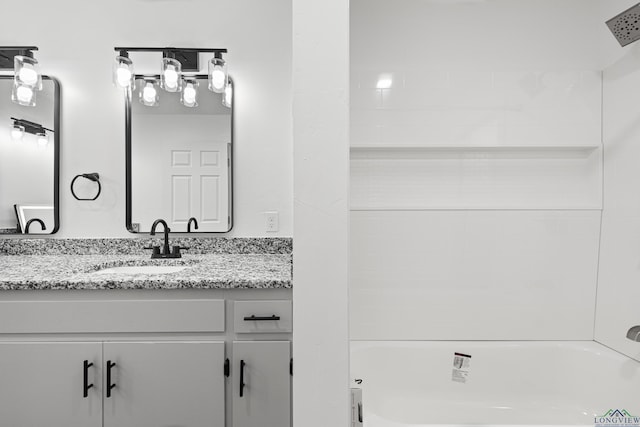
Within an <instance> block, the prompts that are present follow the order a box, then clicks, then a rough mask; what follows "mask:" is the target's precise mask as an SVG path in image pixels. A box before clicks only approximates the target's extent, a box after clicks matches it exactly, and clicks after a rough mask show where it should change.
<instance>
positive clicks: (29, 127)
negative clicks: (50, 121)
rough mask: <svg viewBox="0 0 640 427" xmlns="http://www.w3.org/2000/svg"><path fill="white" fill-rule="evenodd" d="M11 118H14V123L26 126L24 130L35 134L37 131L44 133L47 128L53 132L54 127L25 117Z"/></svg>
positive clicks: (12, 118)
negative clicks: (45, 125) (50, 127)
mask: <svg viewBox="0 0 640 427" xmlns="http://www.w3.org/2000/svg"><path fill="white" fill-rule="evenodd" d="M11 120H13V124H14V125H18V126H22V127H24V131H25V132H27V133H31V134H34V135H35V134H36V133H44V131H45V130H46V131H49V132H53V129H49V128H46V127H44V126H42V125H41V124H40V123H36V122H31V121H29V120H25V119H17V118H15V117H11Z"/></svg>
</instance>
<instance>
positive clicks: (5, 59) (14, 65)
mask: <svg viewBox="0 0 640 427" xmlns="http://www.w3.org/2000/svg"><path fill="white" fill-rule="evenodd" d="M36 50H38V48H37V47H36V46H10V47H0V69H13V70H14V77H13V89H12V91H11V100H12V101H13V102H15V103H16V104H19V105H22V106H25V107H34V106H35V105H36V91H39V90H42V75H41V74H40V67H39V65H38V61H37V60H36V59H35V58H34V57H33V51H36Z"/></svg>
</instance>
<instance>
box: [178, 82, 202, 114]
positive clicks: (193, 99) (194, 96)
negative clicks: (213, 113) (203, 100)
mask: <svg viewBox="0 0 640 427" xmlns="http://www.w3.org/2000/svg"><path fill="white" fill-rule="evenodd" d="M180 102H181V103H182V105H184V106H185V107H197V106H198V81H197V80H196V79H195V78H194V77H185V79H184V84H183V87H182V95H181V96H180Z"/></svg>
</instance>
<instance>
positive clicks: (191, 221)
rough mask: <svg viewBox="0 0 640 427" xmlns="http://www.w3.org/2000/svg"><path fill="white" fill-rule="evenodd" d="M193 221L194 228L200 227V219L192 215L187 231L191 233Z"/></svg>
mask: <svg viewBox="0 0 640 427" xmlns="http://www.w3.org/2000/svg"><path fill="white" fill-rule="evenodd" d="M191 223H193V228H194V229H196V230H197V229H198V221H197V220H196V219H195V218H194V217H191V218H189V222H187V233H191Z"/></svg>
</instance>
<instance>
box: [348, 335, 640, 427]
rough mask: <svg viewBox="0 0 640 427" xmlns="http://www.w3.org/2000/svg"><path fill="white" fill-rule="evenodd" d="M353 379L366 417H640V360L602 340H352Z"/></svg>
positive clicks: (396, 422)
mask: <svg viewBox="0 0 640 427" xmlns="http://www.w3.org/2000/svg"><path fill="white" fill-rule="evenodd" d="M638 349H639V351H640V343H639V344H638ZM455 353H458V356H455ZM467 356H470V357H467ZM454 359H455V362H456V366H454ZM461 364H462V365H463V366H461ZM454 379H455V380H454ZM351 386H352V387H355V388H361V389H362V401H363V415H364V426H365V427H400V426H414V427H415V426H427V425H429V426H432V425H464V424H480V425H505V424H510V425H518V424H527V425H567V424H572V425H589V426H592V427H593V426H594V425H605V426H618V427H619V426H622V425H623V424H620V423H614V421H622V420H620V419H616V420H614V419H613V416H617V415H618V414H614V413H612V412H609V411H610V410H611V411H615V410H616V409H618V410H620V411H623V410H626V411H627V413H628V414H630V415H632V416H634V417H635V416H637V417H638V418H637V419H628V420H626V421H627V424H626V425H627V426H629V425H634V426H637V425H640V363H638V362H636V361H634V360H632V359H630V358H628V357H626V356H623V355H621V354H619V353H617V352H615V351H613V350H610V349H609V348H607V347H605V346H603V345H600V344H598V343H596V342H593V341H549V342H544V341H529V342H526V341H523V342H517V341H352V343H351ZM608 412H609V414H608V415H609V418H608V419H605V417H604V416H605V415H607V413H608ZM618 418H619V417H618ZM636 421H637V423H635V422H636Z"/></svg>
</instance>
